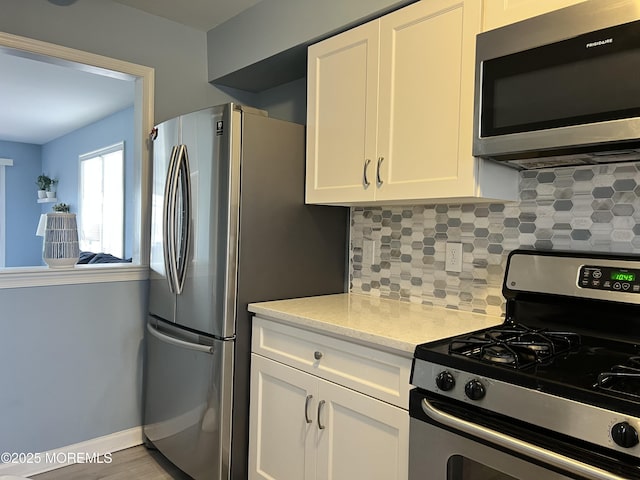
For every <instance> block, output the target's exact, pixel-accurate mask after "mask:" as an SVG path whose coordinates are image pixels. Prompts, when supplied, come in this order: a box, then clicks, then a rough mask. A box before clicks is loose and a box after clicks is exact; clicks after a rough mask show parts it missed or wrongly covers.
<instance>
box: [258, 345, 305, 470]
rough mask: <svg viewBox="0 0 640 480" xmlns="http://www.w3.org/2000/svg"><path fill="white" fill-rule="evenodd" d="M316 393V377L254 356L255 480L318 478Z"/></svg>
mask: <svg viewBox="0 0 640 480" xmlns="http://www.w3.org/2000/svg"><path fill="white" fill-rule="evenodd" d="M316 390H317V379H316V378H315V377H313V376H311V375H309V374H307V373H303V372H300V371H299V370H296V369H294V368H291V367H287V366H286V365H283V364H281V363H278V362H274V361H272V360H269V359H267V358H264V357H261V356H260V355H256V354H252V355H251V404H250V412H249V416H250V427H249V430H250V431H249V479H250V480H258V479H261V480H306V479H309V480H311V479H313V478H315V468H316V464H315V458H316V457H315V450H314V448H315V446H314V444H313V441H312V437H313V435H314V433H315V430H316V417H315V412H316V410H315V405H316V399H317V393H316ZM310 396H311V397H310ZM308 398H309V400H307V399H308ZM308 420H309V422H308Z"/></svg>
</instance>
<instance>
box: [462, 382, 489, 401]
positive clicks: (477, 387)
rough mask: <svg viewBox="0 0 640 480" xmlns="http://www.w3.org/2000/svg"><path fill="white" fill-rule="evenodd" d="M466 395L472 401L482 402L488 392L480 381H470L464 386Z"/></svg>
mask: <svg viewBox="0 0 640 480" xmlns="http://www.w3.org/2000/svg"><path fill="white" fill-rule="evenodd" d="M464 393H465V395H466V396H467V397H469V398H470V399H471V400H481V399H483V398H484V396H485V395H486V393H487V391H486V390H485V388H484V385H483V384H482V383H481V382H480V380H470V381H469V382H468V383H467V384H466V385H465V386H464Z"/></svg>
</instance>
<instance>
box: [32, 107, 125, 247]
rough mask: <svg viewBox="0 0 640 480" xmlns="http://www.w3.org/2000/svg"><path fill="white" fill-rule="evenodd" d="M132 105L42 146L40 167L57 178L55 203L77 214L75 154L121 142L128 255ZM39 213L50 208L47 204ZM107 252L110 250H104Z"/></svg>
mask: <svg viewBox="0 0 640 480" xmlns="http://www.w3.org/2000/svg"><path fill="white" fill-rule="evenodd" d="M133 134H134V123H133V106H132V107H130V108H126V109H124V110H122V111H120V112H117V113H114V114H113V115H111V116H109V117H106V118H104V119H102V120H100V121H98V122H95V123H92V124H91V125H87V126H86V127H83V128H80V129H78V130H75V131H73V132H71V133H69V134H67V135H64V136H62V137H60V138H57V139H55V140H52V141H51V142H49V143H47V144H45V145H43V146H42V170H43V171H44V172H46V174H47V175H49V176H50V177H51V178H57V179H58V185H57V198H58V202H64V203H67V204H69V205H71V211H72V212H74V213H78V187H79V185H80V183H79V181H80V180H79V175H80V167H79V165H78V163H79V161H78V157H79V156H80V155H83V154H85V153H89V152H93V151H95V150H99V149H101V148H105V147H108V146H111V145H113V144H115V143H118V142H122V141H124V158H125V174H124V176H125V202H124V206H125V239H124V241H125V243H124V245H125V250H124V252H125V257H131V255H132V247H133V231H134V230H133V229H134V225H133V219H134V212H133V208H134V205H133V196H134V189H135V187H136V186H135V185H134V178H133V172H134V165H133ZM43 205H47V206H46V207H43V210H42V212H43V213H46V212H48V211H50V207H51V206H50V204H43ZM107 253H109V252H107Z"/></svg>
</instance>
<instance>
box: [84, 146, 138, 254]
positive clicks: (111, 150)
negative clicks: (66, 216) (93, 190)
mask: <svg viewBox="0 0 640 480" xmlns="http://www.w3.org/2000/svg"><path fill="white" fill-rule="evenodd" d="M114 152H122V178H121V181H122V186H121V187H122V215H121V216H122V236H121V238H120V247H121V249H122V254H121V255H115V253H114V252H104V253H110V254H112V255H115V256H116V257H120V258H125V255H126V252H127V248H126V247H127V245H126V243H125V239H126V234H125V232H126V191H125V178H124V176H125V172H126V156H125V145H124V141H121V142H118V143H114V144H113V145H109V146H107V147H104V148H99V149H97V150H93V151H92V152H88V153H83V154H81V155H78V227H79V230H80V229H81V228H82V221H83V204H82V191H83V188H82V187H83V186H82V182H83V175H82V162H83V161H87V160H91V159H93V158H96V157H104V156H106V155H109V154H110V153H114ZM103 172H104V168H103ZM103 221H104V219H103ZM78 233H80V232H78ZM80 241H81V242H82V239H80ZM80 249H81V250H82V246H80ZM96 253H100V252H96Z"/></svg>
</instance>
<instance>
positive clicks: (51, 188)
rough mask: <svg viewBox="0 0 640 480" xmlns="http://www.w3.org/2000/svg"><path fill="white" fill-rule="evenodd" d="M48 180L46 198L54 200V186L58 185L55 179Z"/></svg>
mask: <svg viewBox="0 0 640 480" xmlns="http://www.w3.org/2000/svg"><path fill="white" fill-rule="evenodd" d="M50 180H51V181H50V182H49V187H48V188H47V193H46V195H47V198H56V185H57V184H58V180H57V179H55V178H51V179H50Z"/></svg>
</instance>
